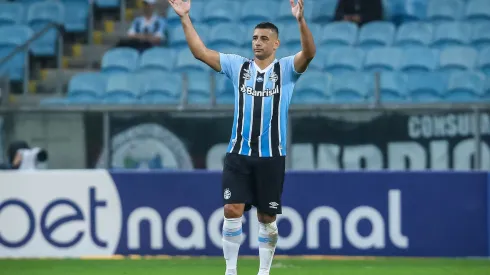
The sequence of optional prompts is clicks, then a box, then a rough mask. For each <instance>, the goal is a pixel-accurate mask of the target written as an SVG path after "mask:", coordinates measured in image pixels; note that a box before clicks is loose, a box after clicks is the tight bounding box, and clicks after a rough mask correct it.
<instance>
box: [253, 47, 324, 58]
mask: <svg viewBox="0 0 490 275" xmlns="http://www.w3.org/2000/svg"><path fill="white" fill-rule="evenodd" d="M317 50H318V48H317ZM298 51H299V50H298V48H297V47H284V46H279V49H277V51H276V58H278V59H279V58H283V57H286V56H290V55H295V54H296V53H298ZM252 54H253V53H252Z"/></svg>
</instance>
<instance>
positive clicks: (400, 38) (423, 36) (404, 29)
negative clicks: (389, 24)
mask: <svg viewBox="0 0 490 275" xmlns="http://www.w3.org/2000/svg"><path fill="white" fill-rule="evenodd" d="M432 36H433V27H432V25H431V24H428V23H425V22H408V23H405V24H403V25H401V26H400V27H399V28H398V31H397V34H396V38H395V43H394V44H395V45H396V46H400V47H407V46H408V47H413V46H423V47H426V46H429V45H430V44H431V42H432Z"/></svg>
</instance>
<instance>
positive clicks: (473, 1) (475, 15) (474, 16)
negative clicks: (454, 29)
mask: <svg viewBox="0 0 490 275" xmlns="http://www.w3.org/2000/svg"><path fill="white" fill-rule="evenodd" d="M467 1H468V3H467V4H466V11H465V19H466V20H468V21H475V22H480V21H485V20H486V21H488V20H490V1H487V0H467Z"/></svg>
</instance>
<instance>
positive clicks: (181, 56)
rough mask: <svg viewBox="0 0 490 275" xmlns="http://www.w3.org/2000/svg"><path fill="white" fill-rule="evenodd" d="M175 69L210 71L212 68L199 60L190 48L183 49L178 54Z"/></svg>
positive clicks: (180, 70) (181, 70)
mask: <svg viewBox="0 0 490 275" xmlns="http://www.w3.org/2000/svg"><path fill="white" fill-rule="evenodd" d="M175 70H176V71H178V72H190V71H204V72H206V71H209V70H211V68H210V67H209V66H208V65H206V64H204V62H202V61H199V60H197V59H196V58H195V57H194V55H192V53H191V51H190V50H189V49H183V50H181V51H180V52H179V53H178V54H177V60H176V63H175Z"/></svg>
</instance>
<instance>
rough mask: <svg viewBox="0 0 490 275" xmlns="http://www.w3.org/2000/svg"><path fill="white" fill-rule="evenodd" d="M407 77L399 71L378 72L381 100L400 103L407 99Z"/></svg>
mask: <svg viewBox="0 0 490 275" xmlns="http://www.w3.org/2000/svg"><path fill="white" fill-rule="evenodd" d="M406 85H407V78H406V75H405V74H404V73H401V72H382V73H380V85H379V86H380V87H379V88H380V96H381V99H380V100H381V102H393V103H402V102H406V101H407V99H408V98H407V93H406Z"/></svg>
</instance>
